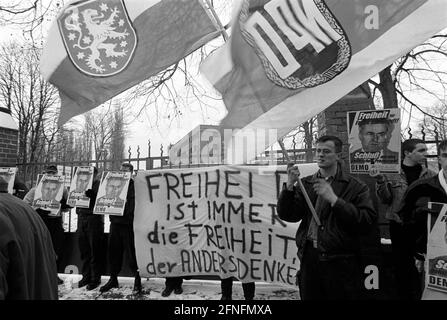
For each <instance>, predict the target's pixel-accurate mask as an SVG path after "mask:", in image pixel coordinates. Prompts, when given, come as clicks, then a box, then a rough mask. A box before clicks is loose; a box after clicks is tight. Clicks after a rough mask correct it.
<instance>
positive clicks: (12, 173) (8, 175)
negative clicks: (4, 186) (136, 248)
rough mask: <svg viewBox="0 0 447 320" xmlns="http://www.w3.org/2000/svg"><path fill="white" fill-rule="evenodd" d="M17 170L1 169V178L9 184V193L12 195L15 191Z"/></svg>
mask: <svg viewBox="0 0 447 320" xmlns="http://www.w3.org/2000/svg"><path fill="white" fill-rule="evenodd" d="M16 172H17V168H11V167H4V168H0V177H2V178H3V179H4V180H5V181H6V182H7V183H8V193H10V194H12V193H13V190H14V179H15V177H16Z"/></svg>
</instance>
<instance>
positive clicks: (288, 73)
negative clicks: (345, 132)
mask: <svg viewBox="0 0 447 320" xmlns="http://www.w3.org/2000/svg"><path fill="white" fill-rule="evenodd" d="M367 8H374V9H375V10H374V11H375V12H377V13H378V17H377V19H378V23H377V24H378V27H377V28H374V27H371V26H370V24H368V23H366V20H367V19H371V17H369V16H368V14H367V13H366V12H368V10H366V9H367ZM238 12H239V13H238V15H237V17H236V19H234V21H233V27H232V35H231V38H230V41H229V42H227V43H226V44H225V45H224V46H223V47H221V48H219V49H218V50H216V51H215V52H214V53H213V54H212V55H210V56H209V57H208V58H207V59H206V60H205V61H204V62H203V63H202V65H201V71H202V73H203V74H204V75H205V76H206V77H207V78H208V79H209V81H210V82H211V83H212V84H213V86H214V87H215V88H216V89H217V90H218V91H219V92H220V93H221V94H222V97H223V100H224V103H225V106H226V108H227V109H228V114H227V115H226V117H225V118H224V119H223V120H222V122H221V125H222V126H223V127H232V128H242V129H243V130H242V131H250V130H254V129H258V130H259V129H265V130H267V129H272V128H276V129H277V135H278V137H282V136H284V135H285V134H287V133H288V132H290V131H291V130H293V129H294V128H296V127H297V126H298V125H300V124H301V123H303V122H304V121H306V120H308V119H310V118H311V117H313V116H315V115H317V114H318V113H319V112H321V111H323V110H324V109H325V108H327V107H328V106H330V105H331V104H332V103H334V102H336V101H337V100H338V99H340V98H342V97H343V96H344V95H346V94H348V93H349V92H350V91H352V90H353V89H354V88H356V87H357V86H359V85H361V84H362V83H363V82H365V81H366V80H368V79H369V78H371V77H373V76H374V75H376V74H377V73H378V72H380V71H381V70H383V69H384V68H386V67H387V66H389V65H390V64H392V63H393V62H394V61H396V60H397V59H398V58H399V57H401V56H403V55H404V54H406V53H407V52H409V51H411V49H413V48H414V47H415V46H417V45H419V44H421V43H423V42H424V41H425V40H427V39H429V38H430V37H431V36H433V35H435V34H436V33H437V32H439V31H441V30H442V29H443V28H445V27H446V26H447V1H444V0H396V1H382V0H356V1H352V0H313V1H311V0H271V1H267V0H264V1H262V0H260V1H253V0H242V4H241V7H240V10H239V11H238ZM252 156H253V157H254V156H255V154H253V155H252Z"/></svg>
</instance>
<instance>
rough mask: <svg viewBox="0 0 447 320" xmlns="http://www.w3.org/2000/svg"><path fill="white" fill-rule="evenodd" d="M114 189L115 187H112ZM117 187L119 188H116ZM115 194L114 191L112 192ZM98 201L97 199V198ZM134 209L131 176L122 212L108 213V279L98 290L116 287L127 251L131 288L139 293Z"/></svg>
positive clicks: (127, 168)
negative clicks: (132, 284) (132, 278)
mask: <svg viewBox="0 0 447 320" xmlns="http://www.w3.org/2000/svg"><path fill="white" fill-rule="evenodd" d="M120 171H127V172H133V166H132V164H130V163H123V164H122V165H121V168H120ZM112 189H115V188H112ZM118 189H119V188H118ZM112 193H113V194H115V192H112ZM98 201H99V199H98ZM134 210H135V189H134V182H133V179H132V178H131V179H130V181H129V188H128V190H127V197H126V204H125V207H124V214H123V215H122V216H115V215H110V216H109V218H110V233H109V244H108V253H109V266H110V279H109V281H108V282H107V283H106V284H105V285H104V286H102V287H101V288H100V289H99V291H101V292H106V291H109V290H110V289H112V288H118V287H119V284H118V274H119V272H120V270H121V266H122V263H123V256H124V254H125V253H127V256H128V257H129V260H128V262H129V268H130V270H131V272H132V273H133V274H134V276H135V281H134V287H133V290H134V292H136V293H140V292H141V290H142V287H141V278H140V274H139V272H138V264H137V258H136V254H135V236H134V231H133V219H134Z"/></svg>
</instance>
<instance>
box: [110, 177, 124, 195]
mask: <svg viewBox="0 0 447 320" xmlns="http://www.w3.org/2000/svg"><path fill="white" fill-rule="evenodd" d="M123 186H124V183H123V181H122V180H119V179H109V181H107V186H106V196H107V198H117V197H119V195H120V193H121V190H122V189H123Z"/></svg>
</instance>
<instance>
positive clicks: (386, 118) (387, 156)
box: [347, 108, 401, 174]
mask: <svg viewBox="0 0 447 320" xmlns="http://www.w3.org/2000/svg"><path fill="white" fill-rule="evenodd" d="M347 124H348V139H349V140H348V142H349V167H350V172H351V173H360V174H368V173H369V170H370V169H371V168H372V166H375V168H376V169H377V170H379V171H380V172H386V173H399V172H400V158H401V150H400V110H399V109H397V108H396V109H382V110H361V111H354V112H348V114H347Z"/></svg>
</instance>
